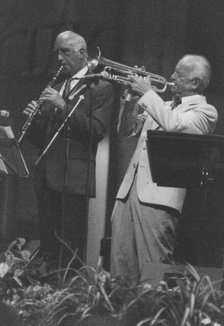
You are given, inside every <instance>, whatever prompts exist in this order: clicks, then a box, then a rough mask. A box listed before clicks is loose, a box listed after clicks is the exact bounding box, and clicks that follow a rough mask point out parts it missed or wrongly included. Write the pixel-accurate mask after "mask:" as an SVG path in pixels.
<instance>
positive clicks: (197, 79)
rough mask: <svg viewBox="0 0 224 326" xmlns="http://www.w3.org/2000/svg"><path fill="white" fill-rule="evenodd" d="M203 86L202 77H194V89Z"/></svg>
mask: <svg viewBox="0 0 224 326" xmlns="http://www.w3.org/2000/svg"><path fill="white" fill-rule="evenodd" d="M200 86H201V80H200V78H194V79H193V80H192V88H193V89H198V88H199V87H200Z"/></svg>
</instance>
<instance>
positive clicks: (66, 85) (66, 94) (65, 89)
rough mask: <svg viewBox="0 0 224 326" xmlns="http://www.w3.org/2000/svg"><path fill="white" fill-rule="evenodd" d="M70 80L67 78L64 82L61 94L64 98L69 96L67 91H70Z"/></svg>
mask: <svg viewBox="0 0 224 326" xmlns="http://www.w3.org/2000/svg"><path fill="white" fill-rule="evenodd" d="M71 81H72V78H69V79H67V81H66V83H65V88H64V91H63V95H62V97H63V98H64V99H67V98H68V96H69V93H70V90H71V89H70V88H71Z"/></svg>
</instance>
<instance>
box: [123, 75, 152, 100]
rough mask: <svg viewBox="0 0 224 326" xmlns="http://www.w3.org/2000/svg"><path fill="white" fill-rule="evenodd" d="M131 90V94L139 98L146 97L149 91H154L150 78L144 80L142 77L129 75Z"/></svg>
mask: <svg viewBox="0 0 224 326" xmlns="http://www.w3.org/2000/svg"><path fill="white" fill-rule="evenodd" d="M128 78H129V80H130V84H129V87H130V90H131V92H133V93H135V94H138V95H139V96H142V95H144V94H145V93H146V92H147V91H149V90H150V89H152V85H151V80H150V77H149V76H147V77H146V78H142V77H140V76H134V75H129V76H128Z"/></svg>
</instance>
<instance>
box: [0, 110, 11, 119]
mask: <svg viewBox="0 0 224 326" xmlns="http://www.w3.org/2000/svg"><path fill="white" fill-rule="evenodd" d="M0 117H3V118H9V117H10V113H9V111H6V110H0Z"/></svg>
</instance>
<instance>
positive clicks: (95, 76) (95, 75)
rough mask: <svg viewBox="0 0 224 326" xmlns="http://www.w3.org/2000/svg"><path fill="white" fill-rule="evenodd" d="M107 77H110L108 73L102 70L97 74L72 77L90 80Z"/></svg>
mask: <svg viewBox="0 0 224 326" xmlns="http://www.w3.org/2000/svg"><path fill="white" fill-rule="evenodd" d="M101 78H102V79H109V78H110V74H109V73H108V72H106V71H102V72H101V73H99V74H91V75H85V76H82V77H75V78H74V79H78V80H85V79H88V80H91V79H101Z"/></svg>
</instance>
